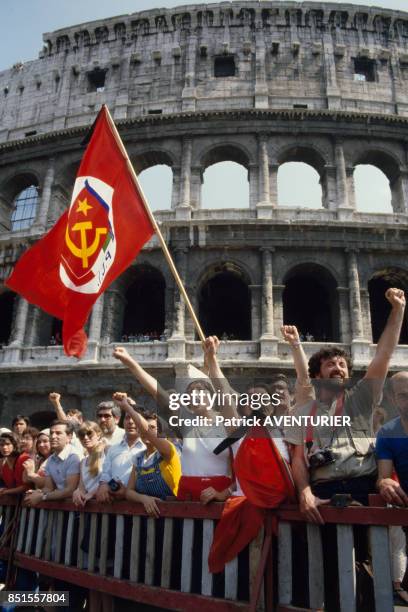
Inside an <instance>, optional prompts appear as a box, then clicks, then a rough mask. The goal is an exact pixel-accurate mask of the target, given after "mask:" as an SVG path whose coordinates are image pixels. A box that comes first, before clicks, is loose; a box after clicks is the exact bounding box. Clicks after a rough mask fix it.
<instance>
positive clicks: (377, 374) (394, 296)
mask: <svg viewBox="0 0 408 612" xmlns="http://www.w3.org/2000/svg"><path fill="white" fill-rule="evenodd" d="M385 297H386V298H387V300H388V301H389V303H390V304H391V312H390V314H389V317H388V320H387V323H386V325H385V328H384V331H383V333H382V334H381V337H380V339H379V340H378V343H377V350H376V351H375V355H374V358H373V360H372V362H371V363H370V365H369V366H368V368H367V373H366V375H365V378H371V379H375V380H378V381H379V382H381V383H382V382H383V381H384V379H385V377H386V376H387V373H388V368H389V365H390V361H391V357H392V354H393V352H394V349H395V347H396V346H397V344H398V340H399V337H400V333H401V326H402V322H403V320H404V310H405V295H404V292H403V290H402V289H388V290H387V291H386V293H385Z"/></svg>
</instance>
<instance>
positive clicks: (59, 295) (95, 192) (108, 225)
mask: <svg viewBox="0 0 408 612" xmlns="http://www.w3.org/2000/svg"><path fill="white" fill-rule="evenodd" d="M114 129H115V128H114V125H113V122H112V119H111V117H110V115H109V112H108V110H107V108H106V107H105V106H104V107H102V109H101V111H100V113H99V115H98V117H97V119H96V122H95V125H94V129H93V132H92V137H91V140H90V142H89V144H88V147H87V149H86V151H85V155H84V157H83V159H82V162H81V165H80V168H79V171H78V174H77V178H76V181H75V185H74V190H73V193H72V198H71V205H70V207H69V210H67V211H65V212H64V214H63V215H62V216H61V217H60V219H59V220H58V221H57V223H56V224H55V225H54V227H53V228H52V229H51V230H50V231H49V232H48V233H47V234H46V235H45V236H44V237H43V238H42V239H41V240H39V241H38V242H37V243H36V244H35V245H34V246H33V247H31V248H30V249H29V250H28V251H26V252H25V253H24V254H23V256H22V257H21V258H20V260H19V261H18V262H17V264H16V266H15V268H14V270H13V272H12V274H11V275H10V277H9V278H8V279H7V281H6V285H7V286H8V287H9V288H10V289H12V290H13V291H16V292H17V293H19V294H20V295H22V296H23V297H24V298H26V300H28V301H29V302H31V303H32V304H35V305H36V306H39V307H40V308H42V309H43V310H45V311H46V312H48V313H49V314H51V315H53V316H54V317H57V318H59V319H62V321H63V332H62V335H63V342H64V350H65V353H66V354H67V355H74V356H76V357H81V356H82V355H83V354H84V353H85V351H86V345H87V338H86V334H85V332H84V331H83V326H84V325H85V322H86V320H87V318H88V315H89V313H90V310H91V308H92V306H93V304H94V303H95V301H96V300H97V298H98V297H99V295H101V293H103V292H104V291H105V289H106V288H107V287H108V286H109V285H110V284H111V283H112V282H113V281H114V280H115V278H117V277H118V276H119V275H120V274H121V273H122V272H123V271H124V270H125V269H126V268H127V267H128V266H129V265H130V264H131V263H132V261H133V260H134V258H135V257H136V255H137V254H138V253H139V251H140V249H141V248H142V247H143V245H144V244H145V243H146V242H147V241H148V240H149V239H150V238H151V236H152V235H153V233H154V227H153V225H152V222H151V220H150V218H149V216H148V214H147V212H146V209H145V206H144V204H143V199H142V197H141V195H140V193H139V191H138V189H137V187H136V185H135V182H134V180H133V178H132V175H131V173H130V171H129V169H128V166H127V163H126V157H125V153H124V152H123V149H121V147H120V145H119V142H118V140H117V137H116V135H115V132H114Z"/></svg>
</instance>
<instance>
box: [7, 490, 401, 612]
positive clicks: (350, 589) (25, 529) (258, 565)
mask: <svg viewBox="0 0 408 612" xmlns="http://www.w3.org/2000/svg"><path fill="white" fill-rule="evenodd" d="M372 497H373V499H372V500H371V502H372V503H373V504H375V506H370V507H347V508H334V507H331V506H322V507H321V514H322V517H323V519H324V521H325V523H326V525H332V526H333V527H332V528H333V529H334V530H335V535H336V545H335V547H334V549H333V550H332V551H331V559H330V558H329V559H328V558H326V557H325V556H324V546H323V544H324V542H323V538H324V532H323V535H322V527H320V526H318V525H314V524H310V523H305V522H304V517H303V515H302V514H301V513H300V512H299V509H298V508H297V507H296V506H286V507H281V508H279V509H278V510H276V511H270V512H268V515H267V518H266V521H265V526H264V529H263V530H262V532H261V533H260V534H259V536H258V537H257V539H256V540H254V541H253V542H252V543H251V544H250V546H248V547H247V548H246V549H245V550H244V551H242V552H241V553H240V555H239V556H238V557H237V558H236V559H233V560H232V561H231V562H230V563H228V564H227V565H226V567H225V570H224V572H222V573H221V574H217V575H215V576H213V575H212V574H210V573H209V571H208V564H207V559H208V552H209V549H210V546H211V542H212V538H213V533H214V528H215V524H216V521H217V520H219V518H220V517H221V513H222V508H223V505H222V504H211V505H210V506H208V507H206V506H202V505H201V504H199V503H193V502H162V503H160V511H161V518H160V519H154V518H151V517H148V516H147V515H146V513H145V511H144V508H143V506H142V505H141V504H130V503H128V502H117V503H115V504H112V505H109V506H107V505H100V504H97V503H95V502H90V503H88V504H87V506H86V508H85V509H84V510H80V511H78V509H77V508H76V507H75V506H74V505H73V504H71V503H56V502H55V503H53V502H47V503H43V504H42V505H41V506H38V507H36V508H27V507H22V508H19V506H18V505H17V504H16V501H15V500H9V501H7V502H2V504H3V505H2V506H1V508H0V517H1V519H0V520H1V524H2V532H3V533H5V532H7V528H8V526H11V525H12V524H13V520H14V521H15V512H16V511H18V512H19V513H20V514H19V519H18V524H17V525H16V531H15V534H14V546H13V547H12V548H14V550H12V549H11V548H10V546H9V545H7V542H5V541H4V538H3V537H2V538H1V540H0V557H2V558H6V559H9V560H10V561H11V562H12V563H14V564H15V566H16V567H21V568H25V569H28V570H32V571H36V572H39V573H41V574H44V575H46V576H50V577H53V578H57V579H59V580H64V581H66V582H68V583H72V584H76V585H79V586H82V587H85V588H88V589H94V590H97V591H100V592H105V593H109V594H111V595H113V596H117V597H122V598H124V599H129V600H133V601H137V602H141V603H145V604H150V605H155V606H158V607H163V608H166V609H170V610H171V609H174V610H177V609H182V610H186V609H188V610H190V609H193V608H194V607H195V606H197V605H199V606H200V612H201V610H203V611H205V610H222V611H223V610H240V609H241V610H242V609H244V610H251V611H255V610H266V611H272V610H277V611H278V612H287V611H289V610H292V611H293V610H294V609H302V610H323V609H325V608H324V606H325V601H324V600H325V585H324V569H325V565H326V564H327V563H329V562H330V561H332V560H333V555H337V560H336V563H337V568H338V575H337V579H338V591H339V603H340V609H341V611H342V612H353V610H356V602H357V598H358V595H359V593H358V588H359V585H358V584H357V580H356V569H355V534H354V532H353V529H354V528H355V527H356V526H365V527H366V528H367V533H368V540H369V550H370V560H371V568H372V575H373V584H374V599H375V612H389V611H390V610H393V589H392V576H391V568H390V553H389V535H388V527H389V526H391V525H398V526H408V509H398V508H385V507H380V504H381V503H382V502H381V501H379V498H378V496H372ZM274 518H276V519H277V525H278V528H277V529H278V533H277V539H276V546H275V542H274V537H273V533H272V519H274ZM299 526H300V528H301V529H303V530H304V542H305V548H306V551H305V555H304V558H305V563H304V564H302V559H301V558H300V557H297V556H296V552H294V548H293V544H294V540H296V539H297V538H298V536H299ZM323 529H324V528H323ZM11 535H12V534H11V533H9V536H10V537H9V540H11ZM9 543H10V542H9ZM12 553H13V554H12ZM296 574H298V577H299V576H300V577H301V579H302V580H303V581H304V582H305V591H306V593H307V596H308V597H307V599H308V601H307V602H306V603H305V604H303V605H302V606H301V607H299V606H298V607H294V604H295V603H296V602H294V597H293V596H294V583H295V582H296V580H295V578H296ZM326 586H327V585H326ZM373 612H374V610H373Z"/></svg>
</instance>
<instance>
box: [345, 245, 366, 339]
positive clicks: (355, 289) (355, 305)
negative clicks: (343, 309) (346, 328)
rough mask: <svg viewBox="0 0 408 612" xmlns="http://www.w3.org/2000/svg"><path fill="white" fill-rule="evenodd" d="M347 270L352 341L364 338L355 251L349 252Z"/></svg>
mask: <svg viewBox="0 0 408 612" xmlns="http://www.w3.org/2000/svg"><path fill="white" fill-rule="evenodd" d="M347 268H348V278H349V291H350V318H351V333H352V339H353V340H358V339H361V338H363V318H362V313H361V299H360V280H359V277H358V265H357V254H356V251H355V250H351V249H350V250H349V251H348V252H347Z"/></svg>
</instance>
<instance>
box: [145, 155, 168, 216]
mask: <svg viewBox="0 0 408 612" xmlns="http://www.w3.org/2000/svg"><path fill="white" fill-rule="evenodd" d="M138 178H139V181H140V184H141V186H142V189H143V193H144V194H145V196H146V199H147V201H148V203H149V206H150V208H151V210H164V209H167V210H169V209H170V208H171V196H172V189H173V172H172V169H171V168H170V167H169V166H167V165H165V164H158V165H156V166H151V167H150V168H147V169H146V170H142V172H141V173H140V174H139V176H138Z"/></svg>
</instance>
